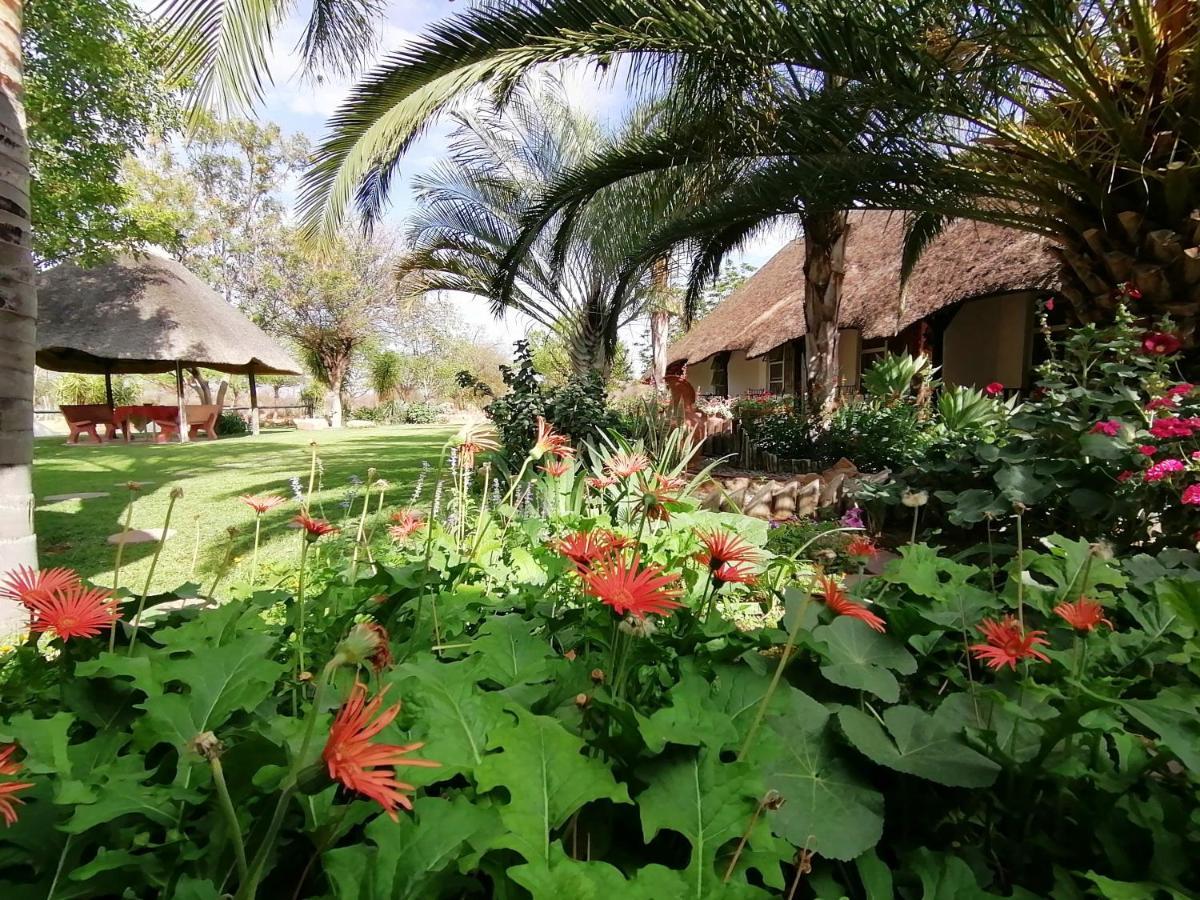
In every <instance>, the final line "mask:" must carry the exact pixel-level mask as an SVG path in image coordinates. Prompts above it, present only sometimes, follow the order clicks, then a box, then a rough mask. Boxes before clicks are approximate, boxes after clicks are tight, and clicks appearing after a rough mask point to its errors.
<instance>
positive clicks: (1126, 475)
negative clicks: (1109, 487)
mask: <svg viewBox="0 0 1200 900" xmlns="http://www.w3.org/2000/svg"><path fill="white" fill-rule="evenodd" d="M1135 474H1136V473H1135V472H1134V471H1133V470H1132V469H1126V470H1125V471H1124V472H1121V473H1120V474H1119V475H1117V481H1119V482H1121V484H1124V483H1125V482H1127V481H1128V480H1129V479H1130V478H1132V477H1133V476H1134V475H1135Z"/></svg>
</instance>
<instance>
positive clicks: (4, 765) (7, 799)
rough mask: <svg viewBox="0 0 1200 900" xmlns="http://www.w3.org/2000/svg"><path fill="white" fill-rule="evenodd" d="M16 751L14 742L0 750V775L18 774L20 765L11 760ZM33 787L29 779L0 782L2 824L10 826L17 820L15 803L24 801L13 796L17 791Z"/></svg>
mask: <svg viewBox="0 0 1200 900" xmlns="http://www.w3.org/2000/svg"><path fill="white" fill-rule="evenodd" d="M16 752H17V745H16V744H9V745H8V746H7V747H5V748H4V749H2V750H0V775H20V774H21V770H22V766H21V764H20V763H19V762H16V761H14V760H13V758H12V756H13V754H14V753H16ZM31 787H33V782H31V781H3V782H0V817H3V818H4V824H5V825H8V826H12V825H13V824H15V823H16V821H17V804H21V803H24V802H25V801H24V800H22V799H21V798H20V797H17V796H14V795H15V794H16V793H17V792H18V791H23V790H25V789H26V788H31Z"/></svg>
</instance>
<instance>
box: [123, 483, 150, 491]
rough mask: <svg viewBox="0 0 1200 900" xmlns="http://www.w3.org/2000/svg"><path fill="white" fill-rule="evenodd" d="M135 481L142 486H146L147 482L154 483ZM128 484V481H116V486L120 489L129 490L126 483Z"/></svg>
mask: <svg viewBox="0 0 1200 900" xmlns="http://www.w3.org/2000/svg"><path fill="white" fill-rule="evenodd" d="M137 483H138V484H140V485H141V486H142V487H145V486H146V485H148V484H154V482H153V481H139V482H137ZM128 484H129V482H128V481H118V482H117V487H119V488H121V489H122V490H126V491H127V490H129V488H128V487H127V485H128Z"/></svg>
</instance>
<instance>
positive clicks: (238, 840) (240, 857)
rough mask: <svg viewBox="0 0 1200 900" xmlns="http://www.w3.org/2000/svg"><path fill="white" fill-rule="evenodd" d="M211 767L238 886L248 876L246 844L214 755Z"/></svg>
mask: <svg viewBox="0 0 1200 900" xmlns="http://www.w3.org/2000/svg"><path fill="white" fill-rule="evenodd" d="M209 763H210V764H211V765H212V773H213V783H214V784H215V785H216V786H217V799H218V800H219V801H220V806H221V814H222V815H223V816H224V817H225V822H226V824H227V825H228V826H229V834H230V839H231V840H232V841H233V854H234V857H235V858H236V860H237V871H238V884H245V883H246V881H247V879H248V878H249V875H250V870H249V866H248V865H247V863H246V842H245V841H244V840H242V828H241V825H239V824H238V817H237V812H236V811H235V810H234V808H233V800H232V799H231V798H230V796H229V786H228V785H227V784H226V783H225V772H224V770H223V769H222V768H221V760H220V758H219V757H218V756H217V755H216V754H214V755H213V757H212V759H210V760H209Z"/></svg>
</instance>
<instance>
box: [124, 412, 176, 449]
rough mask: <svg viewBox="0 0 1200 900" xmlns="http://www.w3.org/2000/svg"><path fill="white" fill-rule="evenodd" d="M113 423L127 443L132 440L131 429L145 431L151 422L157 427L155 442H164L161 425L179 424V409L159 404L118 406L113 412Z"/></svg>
mask: <svg viewBox="0 0 1200 900" xmlns="http://www.w3.org/2000/svg"><path fill="white" fill-rule="evenodd" d="M113 421H114V422H116V425H117V429H118V430H119V431H120V432H121V436H122V437H123V438H124V439H125V440H126V441H127V442H128V441H129V440H130V439H131V438H132V427H133V426H136V427H137V429H138V430H139V431H145V430H146V426H147V425H149V424H150V423H151V422H153V423H154V424H156V425H158V426H159V433H158V434H157V435H156V436H155V438H154V439H155V440H156V441H163V440H166V438H165V436H164V435H163V433H162V426H163V425H171V426H175V425H176V423H178V422H179V407H177V406H166V405H164V404H159V403H140V404H135V405H132V406H118V407H117V408H116V409H114V410H113Z"/></svg>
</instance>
